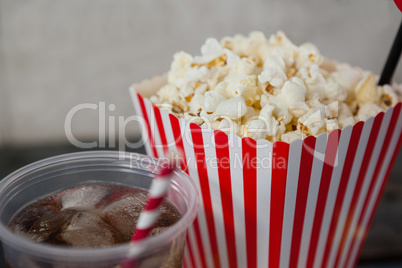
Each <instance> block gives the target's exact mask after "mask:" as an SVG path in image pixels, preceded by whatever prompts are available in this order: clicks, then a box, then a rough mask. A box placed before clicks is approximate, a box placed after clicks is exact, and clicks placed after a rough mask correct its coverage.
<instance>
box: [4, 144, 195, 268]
mask: <svg viewBox="0 0 402 268" xmlns="http://www.w3.org/2000/svg"><path fill="white" fill-rule="evenodd" d="M160 161H161V160H158V159H155V158H151V157H148V156H144V155H138V154H130V153H126V154H125V153H123V152H110V151H96V152H85V153H76V154H69V155H62V156H58V157H53V158H50V159H45V160H42V161H40V162H37V163H33V164H31V165H29V166H26V167H23V168H22V169H20V170H18V171H16V172H14V173H13V174H10V175H9V176H7V177H6V178H4V179H3V180H1V181H0V240H1V242H2V244H3V249H4V255H5V259H6V260H7V262H8V265H9V267H12V268H26V267H29V268H41V267H46V268H117V267H120V264H122V263H125V262H128V263H135V264H136V267H137V268H143V267H144V268H145V267H146V268H153V267H155V268H160V267H165V268H168V267H181V266H182V263H183V253H184V248H185V241H186V234H187V228H188V227H189V226H190V225H191V224H192V222H193V220H194V218H195V217H196V215H197V213H198V191H197V189H196V187H195V185H194V184H193V182H192V180H191V178H189V177H188V175H187V174H185V173H184V172H183V171H180V170H176V171H175V172H174V174H173V175H172V177H171V184H170V187H169V189H168V192H167V195H166V198H165V203H164V205H163V207H162V208H161V210H162V211H161V214H160V217H159V219H158V220H157V223H156V225H155V227H154V229H153V230H152V233H151V234H150V236H149V237H147V238H146V239H144V240H142V241H136V242H130V243H128V242H129V241H130V238H131V236H132V234H133V231H134V228H135V226H136V223H137V220H138V216H139V215H140V213H141V211H142V209H143V207H144V202H145V201H146V194H147V190H146V189H149V187H150V185H151V182H152V179H153V178H154V176H155V172H156V171H157V168H158V166H160V165H161V162H160ZM131 261H134V262H131Z"/></svg>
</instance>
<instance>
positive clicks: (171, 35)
mask: <svg viewBox="0 0 402 268" xmlns="http://www.w3.org/2000/svg"><path fill="white" fill-rule="evenodd" d="M401 18H402V16H401V13H400V11H399V10H398V9H397V8H396V6H395V4H394V2H393V1H392V0H305V1H296V0H293V1H291V0H250V1H240V0H223V1H212V0H203V1H199V0H198V1H197V0H186V1H184V0H172V1H152V0H146V1H145V0H143V1H129V0H114V1H110V0H109V1H107V0H85V1H82V0H69V1H65V0H0V178H2V177H4V176H5V175H7V174H8V173H10V172H12V171H14V170H15V169H17V168H19V167H20V166H22V165H25V164H28V163H30V162H32V161H36V160H39V159H42V158H44V157H48V156H52V155H55V154H60V153H66V152H71V151H78V150H80V149H78V148H75V147H74V146H72V145H71V144H70V143H69V142H68V140H67V138H66V134H65V131H64V123H65V118H66V115H67V114H68V112H69V111H70V110H71V109H72V108H73V107H75V106H76V105H78V104H81V103H92V104H97V105H99V104H100V103H101V102H102V103H105V105H106V107H108V106H109V105H111V104H112V105H115V107H116V109H114V110H113V109H112V111H110V110H108V109H106V118H107V116H124V117H128V116H130V115H132V114H133V111H134V110H133V107H132V104H131V102H130V98H129V95H128V87H129V86H130V85H131V84H132V83H134V82H139V81H141V80H143V79H146V78H151V77H153V76H155V75H158V74H162V73H164V72H166V71H167V70H168V69H169V67H170V63H171V61H172V55H173V54H174V53H175V52H176V51H179V50H184V51H186V52H189V53H191V54H200V47H201V45H202V44H203V42H204V41H205V39H206V38H207V37H216V38H218V39H220V38H222V37H223V36H226V35H234V34H236V33H242V34H245V35H247V34H248V33H249V32H250V31H253V30H260V31H263V32H264V33H265V34H266V35H270V34H271V33H274V32H276V31H277V30H283V31H284V32H285V33H286V34H287V35H288V36H289V38H290V39H291V40H292V41H293V42H294V43H295V44H297V45H300V44H302V43H304V42H307V41H309V42H312V43H314V44H316V45H317V47H318V48H319V49H320V51H321V53H322V54H323V55H325V56H327V57H329V58H334V59H337V60H339V61H345V62H348V63H350V64H352V65H357V66H360V67H362V68H363V69H366V70H371V71H373V72H374V73H380V72H381V70H382V67H383V64H384V62H385V59H386V57H387V54H388V52H389V49H390V47H391V44H392V41H393V38H394V36H395V34H396V31H397V29H398V27H399V24H400V22H401ZM400 65H401V63H400V64H399V68H398V70H397V72H396V74H395V76H394V79H395V80H396V81H398V82H402V68H401V66H400ZM106 126H108V124H106ZM107 129H108V128H107ZM136 129H137V126H135V125H132V126H129V127H128V128H127V129H126V131H127V133H128V136H130V138H131V139H134V140H135V139H136V137H138V136H137V134H136V133H138V131H137V130H136ZM72 132H73V134H74V136H75V137H76V138H77V139H79V140H82V141H84V140H86V141H96V140H98V138H99V114H98V110H95V109H86V110H84V111H80V112H79V113H77V115H76V116H75V117H73V120H72ZM106 136H107V134H106ZM98 145H99V144H98ZM98 147H99V146H98ZM100 147H106V148H107V149H115V148H116V147H113V146H108V144H105V145H104V146H102V145H101V146H100ZM397 161H398V162H397V165H396V167H395V169H394V171H393V173H392V175H391V179H390V182H389V184H388V187H387V189H386V193H385V195H384V198H383V200H382V203H381V204H380V209H379V211H378V213H377V216H376V218H375V221H374V224H373V227H372V230H371V232H370V235H369V238H368V241H367V244H366V246H365V248H364V252H363V254H362V260H361V262H360V265H371V264H372V263H379V262H382V263H383V262H389V263H390V265H391V264H392V263H395V261H398V260H399V261H401V259H402V257H401V256H402V168H401V166H402V155H401V154H400V156H399V158H398V160H397ZM398 163H399V164H398ZM401 263H402V262H399V264H401ZM401 265H402V264H401ZM0 267H1V265H0Z"/></svg>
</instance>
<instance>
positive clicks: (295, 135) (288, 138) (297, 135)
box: [281, 130, 303, 143]
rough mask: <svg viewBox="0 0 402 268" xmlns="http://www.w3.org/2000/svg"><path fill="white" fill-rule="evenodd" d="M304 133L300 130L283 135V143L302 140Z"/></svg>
mask: <svg viewBox="0 0 402 268" xmlns="http://www.w3.org/2000/svg"><path fill="white" fill-rule="evenodd" d="M302 134H303V133H302V132H301V131H300V130H296V131H292V132H288V133H285V134H282V135H281V141H284V142H287V143H291V142H292V141H295V140H299V139H302V137H303V135H302Z"/></svg>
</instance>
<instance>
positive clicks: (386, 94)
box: [378, 85, 399, 109]
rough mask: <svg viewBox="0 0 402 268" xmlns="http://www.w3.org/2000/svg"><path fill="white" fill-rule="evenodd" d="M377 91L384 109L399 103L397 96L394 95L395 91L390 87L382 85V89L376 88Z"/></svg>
mask: <svg viewBox="0 0 402 268" xmlns="http://www.w3.org/2000/svg"><path fill="white" fill-rule="evenodd" d="M378 89H379V93H378V95H380V96H381V100H380V103H381V106H382V107H383V108H384V109H387V108H388V107H393V106H395V105H396V104H397V103H398V102H399V98H398V95H396V93H395V91H394V90H393V89H392V87H391V86H390V85H384V86H382V87H378Z"/></svg>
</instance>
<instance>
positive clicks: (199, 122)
mask: <svg viewBox="0 0 402 268" xmlns="http://www.w3.org/2000/svg"><path fill="white" fill-rule="evenodd" d="M184 120H186V121H187V122H189V123H194V124H197V125H199V126H201V125H202V124H203V123H204V120H202V118H201V117H199V116H196V115H194V114H192V113H184Z"/></svg>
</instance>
